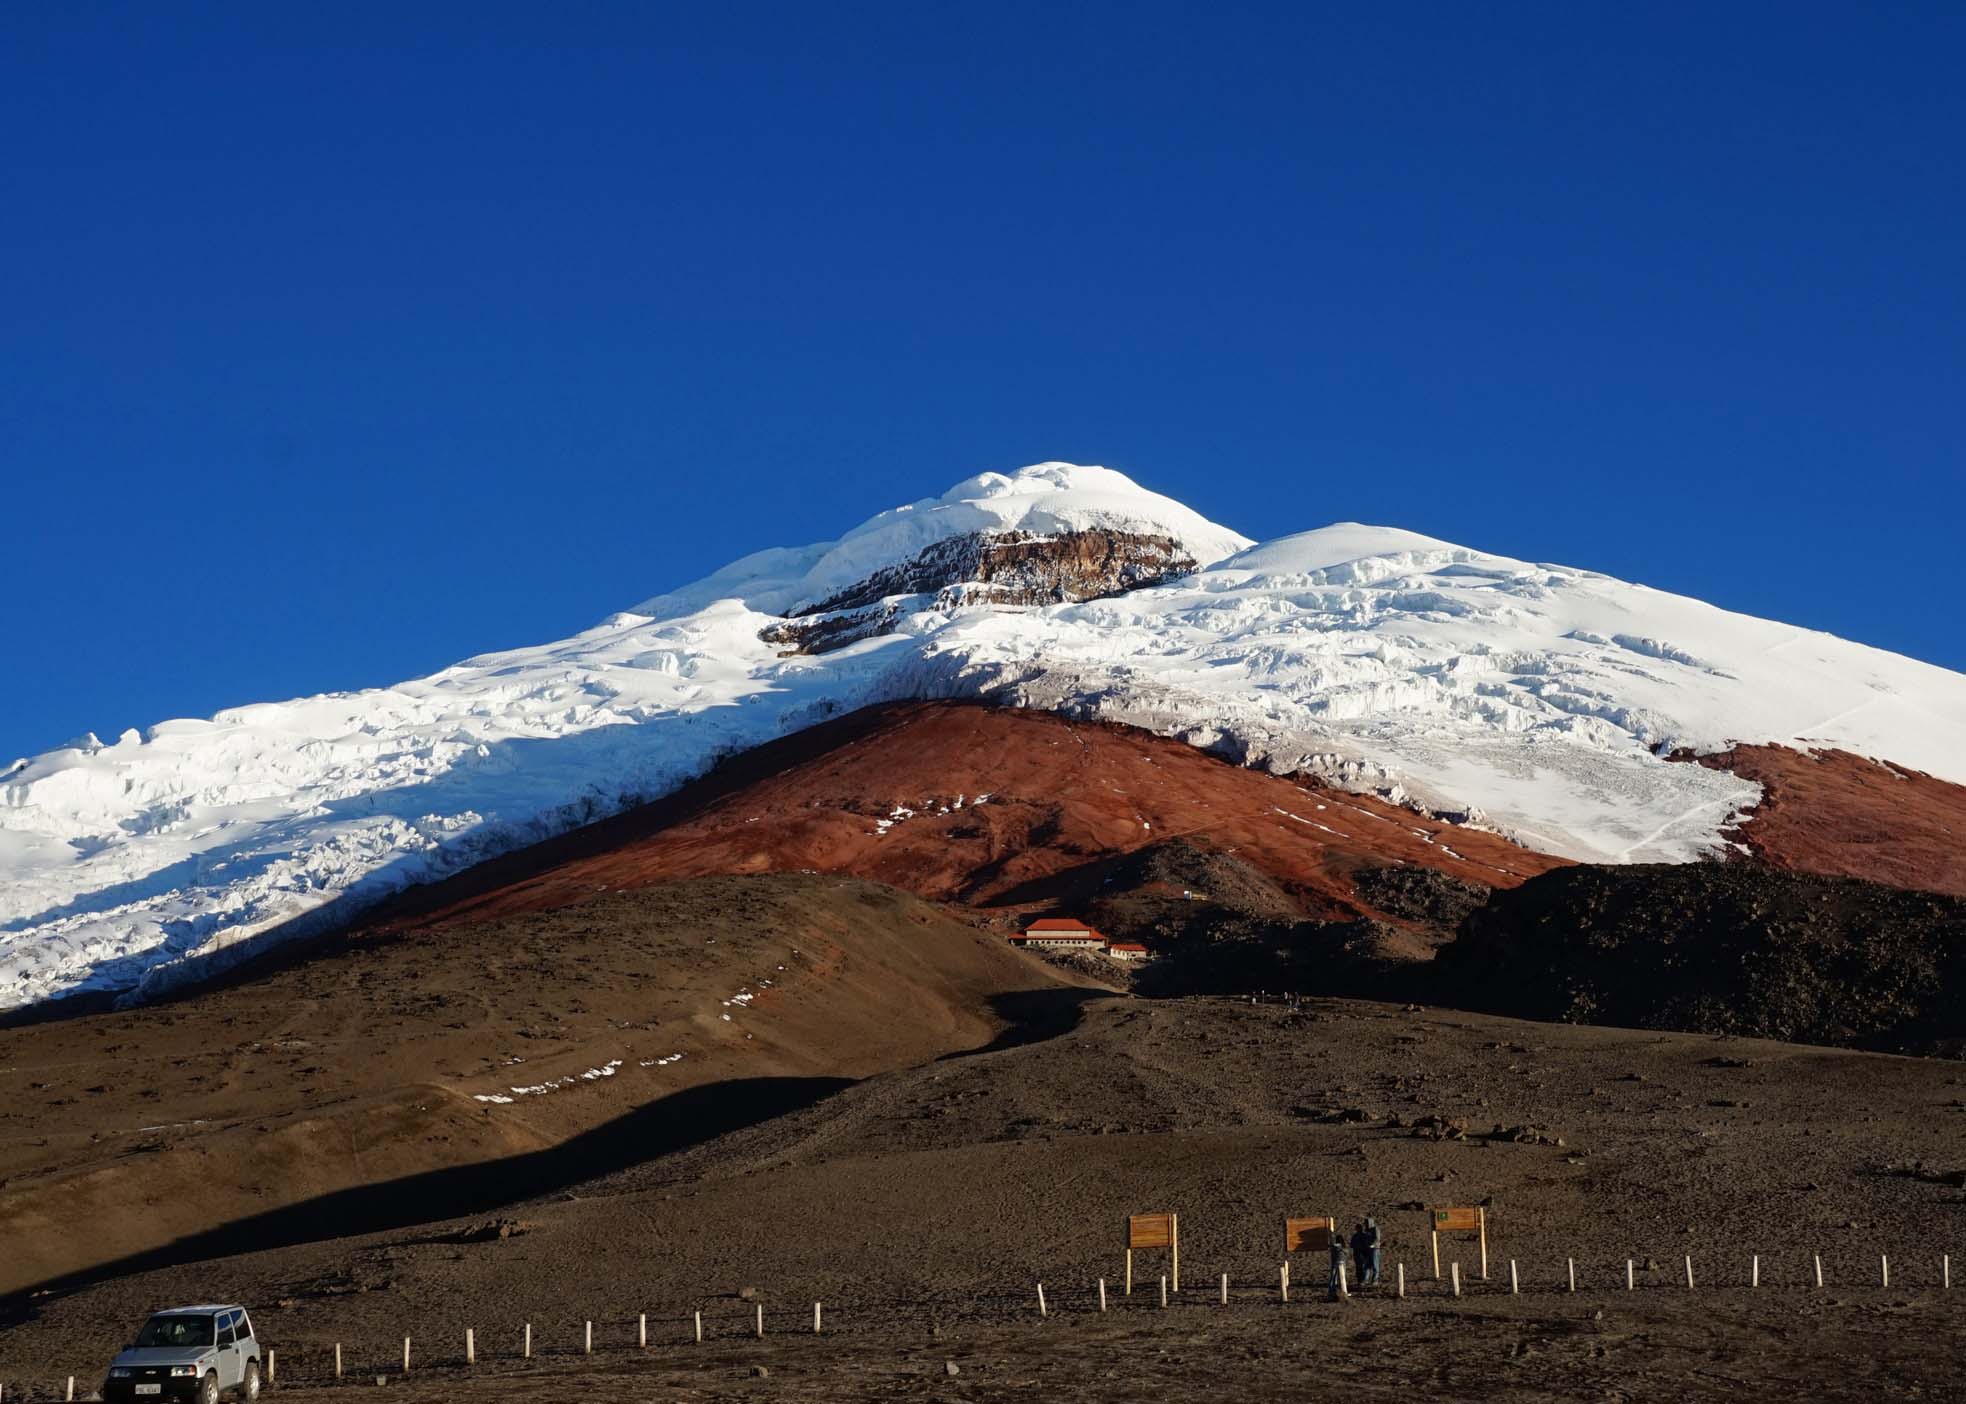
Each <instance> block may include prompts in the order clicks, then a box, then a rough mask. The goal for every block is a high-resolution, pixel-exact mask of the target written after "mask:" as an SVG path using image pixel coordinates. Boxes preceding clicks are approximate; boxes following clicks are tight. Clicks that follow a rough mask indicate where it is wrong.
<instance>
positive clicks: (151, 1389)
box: [137, 1385, 164, 1394]
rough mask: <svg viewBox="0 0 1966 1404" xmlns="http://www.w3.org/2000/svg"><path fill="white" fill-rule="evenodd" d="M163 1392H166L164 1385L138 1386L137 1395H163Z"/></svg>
mask: <svg viewBox="0 0 1966 1404" xmlns="http://www.w3.org/2000/svg"><path fill="white" fill-rule="evenodd" d="M163 1392H164V1387H163V1386H162V1385H138V1386H137V1393H138V1394H162V1393H163Z"/></svg>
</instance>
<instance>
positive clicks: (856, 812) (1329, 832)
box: [380, 702, 1562, 921]
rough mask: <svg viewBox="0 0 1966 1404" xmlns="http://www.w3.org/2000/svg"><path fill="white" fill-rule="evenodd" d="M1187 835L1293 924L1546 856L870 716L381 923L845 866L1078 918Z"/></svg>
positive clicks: (1250, 790)
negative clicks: (1280, 893) (1374, 879)
mask: <svg viewBox="0 0 1966 1404" xmlns="http://www.w3.org/2000/svg"><path fill="white" fill-rule="evenodd" d="M1181 837H1188V838H1192V839H1195V840H1196V841H1198V842H1202V843H1205V844H1207V845H1208V846H1210V847H1211V848H1214V849H1218V850H1221V851H1224V852H1229V853H1233V854H1235V855H1236V856H1237V857H1238V858H1240V859H1241V860H1243V861H1244V862H1246V863H1248V864H1250V865H1252V866H1253V867H1255V868H1256V869H1259V870H1260V871H1261V872H1263V873H1265V874H1267V875H1268V876H1269V877H1270V878H1271V879H1273V880H1274V881H1275V882H1276V883H1277V884H1278V885H1279V886H1280V887H1281V888H1282V889H1283V890H1285V891H1286V892H1288V893H1289V894H1290V897H1291V899H1292V900H1293V901H1294V902H1295V903H1296V904H1297V906H1298V908H1299V910H1298V913H1297V914H1298V915H1300V916H1302V917H1308V918H1313V919H1343V918H1348V917H1352V916H1356V915H1359V914H1361V913H1368V914H1370V913H1374V912H1375V909H1374V908H1373V907H1372V905H1371V903H1370V902H1369V901H1367V900H1366V899H1365V898H1364V897H1362V896H1361V895H1360V892H1359V889H1358V887H1357V884H1356V881H1355V878H1356V875H1357V874H1359V873H1360V872H1362V871H1364V870H1367V869H1372V868H1379V867H1384V866H1388V865H1394V864H1412V865H1415V866H1419V867H1425V868H1432V869H1437V870H1439V871H1441V872H1444V873H1448V874H1450V875H1452V876H1454V877H1456V878H1460V879H1464V880H1467V881H1470V882H1478V883H1484V884H1488V885H1492V886H1503V887H1507V886H1513V885H1514V884H1516V883H1518V882H1521V881H1522V880H1523V879H1524V878H1527V877H1530V876H1533V875H1534V874H1536V873H1540V872H1545V871H1547V870H1549V869H1550V868H1552V867H1556V866H1559V865H1560V864H1561V861H1562V860H1560V859H1555V858H1551V857H1549V856H1547V855H1544V854H1538V853H1532V852H1530V851H1528V850H1526V849H1522V848H1518V847H1516V846H1515V845H1513V844H1511V843H1509V842H1507V841H1506V840H1504V839H1501V838H1498V837H1496V836H1495V835H1492V834H1487V833H1482V832H1478V831H1474V830H1468V829H1462V828H1457V827H1455V826H1454V825H1451V824H1448V823H1444V822H1442V821H1439V820H1434V819H1428V818H1425V817H1422V816H1420V815H1417V814H1415V813H1413V812H1411V811H1408V810H1404V809H1401V808H1399V807H1397V806H1395V805H1391V804H1387V803H1385V802H1383V801H1381V800H1378V799H1374V798H1372V797H1369V796H1361V795H1354V794H1349V793H1346V792H1344V791H1339V790H1331V789H1326V788H1323V787H1320V786H1317V785H1315V784H1310V783H1299V782H1297V781H1293V780H1288V779H1282V778H1279V777H1277V776H1273V775H1268V774H1264V773H1262V772H1259V771H1253V770H1245V769H1243V768H1242V767H1240V766H1236V765H1233V764H1231V763H1229V762H1227V761H1223V760H1220V759H1218V758H1216V757H1213V756H1210V755H1208V754H1206V753H1205V752H1202V751H1199V750H1196V749H1195V748H1193V747H1191V746H1188V745H1185V744H1183V743H1181V742H1178V741H1170V740H1166V739H1164V738H1161V737H1156V736H1153V735H1151V734H1149V733H1147V732H1144V731H1138V730H1134V729H1132V728H1129V727H1121V726H1113V725H1109V724H1104V723H1087V722H1080V721H1072V720H1068V719H1066V718H1063V717H1059V716H1054V715H1052V714H1050V713H1046V712H1030V711H1019V710H1015V709H1009V708H994V707H985V706H977V705H973V704H962V703H952V702H931V703H907V704H896V705H892V706H883V707H873V708H868V709H866V710H864V711H860V712H856V713H854V714H852V715H850V716H847V717H844V718H841V719H839V720H837V721H834V722H829V723H826V724H823V725H821V726H817V727H814V728H812V729H811V730H809V731H804V732H801V733H799V734H797V735H795V736H791V737H787V738H785V739H784V740H781V741H778V742H774V743H772V744H770V745H767V746H762V747H759V748H758V749H757V750H755V751H750V752H746V753H745V754H744V755H742V756H739V757H737V758H736V759H735V760H734V761H732V762H731V763H730V764H729V765H727V766H726V767H724V768H723V769H721V770H720V771H718V772H717V773H716V774H714V775H712V776H710V777H709V778H708V779H706V780H704V781H702V782H699V783H698V784H696V785H693V786H691V787H689V788H688V789H686V790H684V791H682V792H680V793H679V794H676V795H673V796H671V797H669V798H668V799H665V800H662V801H659V802H657V803H655V804H652V805H648V806H645V807H643V808H641V809H638V810H635V811H633V812H631V813H629V814H624V815H621V816H619V817H617V818H615V819H610V820H606V821H604V822H602V823H599V824H595V825H592V826H590V827H588V828H585V829H582V830H580V831H579V832H577V833H575V834H570V835H567V836H565V837H564V838H562V839H558V840H554V841H553V842H551V843H547V844H541V845H539V846H538V847H537V848H534V849H529V850H527V851H526V852H524V853H521V854H516V855H513V856H512V857H510V858H508V859H503V860H498V861H495V862H492V863H489V864H486V865H484V866H483V867H481V868H477V869H473V870H472V871H471V872H469V873H466V874H462V875H461V876H459V877H458V878H454V879H452V880H450V881H449V882H447V883H443V884H439V885H437V886H434V887H432V888H429V889H424V890H420V891H418V892H417V893H414V894H411V895H410V896H408V897H407V898H405V899H404V901H403V903H402V904H400V905H399V906H398V907H397V908H396V909H395V910H394V911H392V912H391V913H388V914H386V915H385V916H384V917H382V918H380V919H381V920H385V921H391V920H393V921H405V920H416V919H420V917H421V915H422V914H424V913H427V912H431V911H436V912H440V913H443V914H444V915H445V916H446V917H449V918H455V917H459V916H463V915H467V914H479V913H484V914H490V913H502V912H510V911H520V910H533V909H541V908H547V907H551V906H554V905H557V904H560V903H563V902H566V901H569V900H573V899H575V898H576V897H578V896H580V895H582V894H585V893H587V892H590V891H592V890H593V889H594V888H595V887H597V886H599V885H602V884H606V885H607V886H609V887H614V888H619V887H624V886H632V885H635V884H638V883H646V882H655V881H661V880H664V879H668V878H675V877H687V876H696V875H700V874H705V873H750V872H769V871H779V872H783V871H797V870H816V871H820V872H841V873H852V874H854V875H856V876H859V877H865V878H871V879H873V880H875V881H877V882H884V883H890V884H892V885H894V886H896V887H900V888H904V889H906V890H908V891H911V892H914V893H917V894H919V895H920V896H923V897H927V898H930V899H932V900H936V901H958V902H963V903H967V904H970V905H972V906H980V907H1007V908H1018V909H1023V908H1033V907H1047V906H1061V905H1062V906H1067V907H1070V906H1075V905H1077V904H1081V903H1084V902H1086V901H1088V900H1090V899H1091V898H1093V897H1095V896H1097V895H1098V894H1099V893H1100V891H1101V890H1102V887H1103V885H1104V882H1105V879H1106V877H1107V876H1109V875H1110V874H1111V872H1112V869H1113V866H1114V865H1115V864H1116V863H1117V862H1119V861H1120V860H1122V859H1124V858H1125V857H1126V856H1127V855H1129V854H1131V853H1134V852H1136V851H1138V850H1140V849H1143V848H1147V847H1150V846H1152V845H1155V844H1160V843H1164V842H1166V841H1167V840H1170V839H1174V838H1181Z"/></svg>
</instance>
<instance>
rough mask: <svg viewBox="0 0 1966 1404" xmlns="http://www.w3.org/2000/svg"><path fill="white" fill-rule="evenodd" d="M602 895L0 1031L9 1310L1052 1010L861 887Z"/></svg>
mask: <svg viewBox="0 0 1966 1404" xmlns="http://www.w3.org/2000/svg"><path fill="white" fill-rule="evenodd" d="M585 898H586V900H584V901H581V902H579V903H577V904H570V905H566V906H563V907H560V908H557V909H554V910H552V911H546V912H522V913H516V914H513V915H511V916H509V917H506V918H502V919H501V918H485V919H481V920H478V921H474V922H470V923H463V924H457V925H443V924H433V925H427V926H424V927H422V928H419V929H417V930H415V931H411V932H407V933H405V932H394V933H386V934H377V933H374V932H366V933H357V934H355V935H352V936H349V937H346V938H344V939H342V940H340V941H338V942H335V943H333V944H332V945H328V946H323V947H317V948H315V949H314V950H313V951H312V952H310V953H309V956H308V958H306V959H302V960H299V961H297V962H295V963H292V964H289V965H287V966H285V967H284V968H275V969H271V970H266V971H262V972H261V973H260V974H259V975H258V977H257V978H255V979H254V980H253V981H252V982H251V983H250V984H235V985H232V986H230V987H222V988H212V989H208V990H204V991H201V992H198V993H194V994H192V995H189V996H187V997H185V998H183V999H180V1000H177V1001H174V1002H170V1003H166V1004H160V1005H155V1006H151V1007H147V1008H141V1009H136V1010H131V1011H127V1012H116V1013H102V1014H94V1015H89V1016H85V1017H80V1018H75V1019H69V1020H62V1021H58V1022H55V1023H50V1024H43V1025H39V1026H35V1027H28V1028H19V1029H11V1030H0V1241H4V1242H5V1243H6V1244H7V1245H8V1249H7V1252H6V1253H5V1254H3V1255H0V1293H5V1292H7V1291H12V1290H15V1289H19V1288H21V1287H24V1286H27V1285H29V1284H32V1283H36V1282H41V1281H44V1280H47V1279H50V1278H55V1277H59V1276H61V1275H62V1274H66V1273H73V1272H76V1271H78V1270H81V1269H85V1268H90V1267H94V1266H97V1265H100V1264H103V1263H106V1262H109V1261H111V1260H115V1259H120V1258H124V1257H126V1256H128V1255H132V1254H141V1253H143V1252H145V1251H148V1250H160V1249H167V1250H168V1251H173V1252H176V1253H178V1254H182V1255H186V1256H199V1255H208V1254H210V1253H214V1252H221V1251H231V1250H233V1249H235V1248H236V1247H237V1246H239V1244H241V1243H261V1242H266V1241H278V1240H280V1239H282V1238H289V1239H304V1238H308V1237H316V1236H319V1235H320V1234H322V1233H331V1232H350V1231H353V1230H355V1229H357V1228H360V1227H366V1226H373V1225H374V1224H375V1223H377V1222H411V1221H415V1220H417V1219H422V1218H428V1217H431V1216H432V1215H434V1214H441V1213H456V1212H462V1210H461V1209H460V1208H459V1207H458V1206H460V1205H463V1204H469V1203H483V1204H487V1205H489V1204H498V1203H504V1202H505V1201H507V1200H509V1199H511V1198H513V1197H515V1196H518V1195H523V1194H527V1193H534V1192H540V1191H541V1190H543V1189H546V1188H549V1187H551V1186H552V1185H553V1184H555V1183H568V1182H571V1181H573V1180H577V1179H581V1178H585V1177H586V1176H588V1175H591V1174H594V1173H598V1171H599V1170H601V1169H603V1168H606V1167H608V1166H609V1165H612V1164H625V1163H629V1162H631V1161H634V1160H638V1159H641V1158H642V1157H644V1156H646V1155H649V1154H654V1153H656V1152H657V1151H659V1150H661V1149H662V1148H664V1147H665V1146H666V1145H669V1144H672V1143H673V1136H672V1130H673V1128H674V1127H676V1126H681V1125H685V1124H687V1125H690V1126H692V1127H694V1128H695V1129H696V1130H697V1131H698V1132H700V1131H701V1129H702V1128H703V1127H704V1126H710V1127H715V1126H718V1125H723V1124H741V1123H742V1122H743V1121H745V1120H748V1119H751V1118H752V1117H754V1116H755V1115H766V1114H770V1113H772V1112H775V1111H778V1110H782V1109H783V1108H784V1107H785V1106H790V1105H798V1104H800V1103H801V1102H803V1101H807V1100H810V1099H811V1098H812V1097H815V1096H818V1095H822V1094H824V1093H826V1092H830V1091H832V1090H835V1089H836V1088H837V1087H838V1086H839V1085H841V1082H842V1080H844V1079H851V1078H859V1077H864V1076H867V1075H869V1074H871V1073H875V1072H880V1071H883V1070H886V1069H892V1068H898V1067H906V1066H912V1065H914V1064H917V1063H921V1062H924V1061H927V1060H929V1059H932V1058H934V1057H937V1056H939V1055H941V1054H944V1053H948V1052H952V1051H955V1050H959V1049H965V1048H972V1047H976V1046H978V1045H981V1044H985V1043H988V1042H989V1041H990V1040H991V1039H993V1038H995V1037H997V1036H998V1035H1000V1034H1001V1033H1002V1032H1003V1031H1004V1030H1005V1029H1006V1028H1007V1027H1009V1026H1010V1025H1011V1024H1013V1023H1014V1022H1016V1021H1017V1020H1019V1019H1020V1018H1025V1017H1027V1016H1028V1014H1029V1012H1030V1011H1029V1010H1028V1009H1026V1008H1025V1007H1024V1005H1022V1004H1020V998H1021V999H1022V1001H1024V1004H1028V1003H1029V1002H1030V1001H1031V1000H1033V999H1037V998H1041V997H1042V996H1043V994H1044V992H1046V991H1052V992H1054V993H1055V992H1057V991H1058V990H1059V989H1060V977H1059V976H1058V975H1057V974H1056V973H1055V972H1053V971H1051V970H1050V969H1049V968H1048V967H1046V966H1044V965H1043V964H1042V963H1040V962H1037V961H1035V960H1033V959H1030V958H1028V957H1025V956H1022V955H1019V954H1017V953H1016V952H1013V951H1011V950H1009V949H1007V948H1006V947H1005V944H1004V942H1003V941H1002V940H1001V939H1000V938H998V937H994V936H987V935H984V934H983V933H981V932H978V931H976V930H975V929H973V928H972V927H970V926H968V925H967V924H965V923H963V922H960V921H958V920H955V919H953V918H951V917H950V916H949V915H947V914H946V913H944V912H942V911H940V910H938V909H936V908H934V907H931V906H929V905H927V904H925V903H923V902H921V901H919V900H918V899H916V898H914V897H911V896H908V895H906V894H904V893H900V892H896V891H894V890H892V889H889V888H883V887H879V886H876V885H873V884H869V883H864V882H859V881H854V880H850V879H841V878H821V877H800V876H796V875H794V876H780V877H766V878H749V879H746V878H708V879H700V880H696V881H692V882H683V883H675V884H667V885H661V886H644V887H639V888H637V889H635V890H634V891H631V892H616V891H607V892H603V891H600V890H598V889H596V888H590V889H589V890H588V891H587V892H586V894H585ZM1033 992H1035V993H1033ZM739 995H743V996H744V998H741V999H740V998H737V996H739ZM679 1055H680V1056H679ZM515 1087H546V1088H548V1089H549V1090H546V1091H542V1092H535V1093H531V1094H523V1093H516V1092H514V1091H513V1089H514V1088H515ZM480 1097H503V1098H507V1099H509V1100H507V1101H503V1102H489V1101H482V1100H479V1098H480ZM474 1167H476V1168H475V1169H474ZM324 1196H325V1198H323V1197H324ZM295 1205H307V1206H308V1207H306V1208H305V1209H304V1211H300V1212H296V1213H294V1214H291V1215H288V1216H287V1217H285V1218H282V1217H281V1216H280V1211H282V1210H283V1207H285V1206H295ZM256 1216H257V1217H258V1218H259V1220H260V1222H258V1223H257V1225H256V1226H255V1227H252V1228H250V1229H247V1230H241V1231H239V1232H236V1233H231V1236H229V1237H228V1236H227V1235H228V1232H230V1231H229V1230H228V1229H227V1228H226V1226H227V1225H229V1224H235V1223H236V1222H238V1221H244V1220H249V1219H253V1218H255V1217H256ZM268 1216H270V1217H268ZM201 1234H204V1235H207V1237H205V1238H203V1239H200V1238H197V1237H196V1236H197V1235H201ZM172 1245H174V1246H172Z"/></svg>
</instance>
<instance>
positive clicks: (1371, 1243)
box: [1358, 1215, 1383, 1287]
mask: <svg viewBox="0 0 1966 1404" xmlns="http://www.w3.org/2000/svg"><path fill="white" fill-rule="evenodd" d="M1360 1235H1361V1237H1362V1238H1363V1240H1364V1245H1363V1246H1364V1249H1365V1251H1364V1253H1363V1254H1361V1255H1360V1257H1359V1269H1358V1285H1359V1286H1361V1287H1373V1286H1376V1285H1378V1282H1379V1249H1380V1246H1381V1244H1382V1242H1383V1240H1382V1238H1381V1237H1380V1234H1379V1221H1378V1220H1377V1219H1374V1218H1372V1217H1371V1216H1370V1215H1367V1216H1366V1220H1365V1227H1364V1228H1363V1229H1361V1230H1360Z"/></svg>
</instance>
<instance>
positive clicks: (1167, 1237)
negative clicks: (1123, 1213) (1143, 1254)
mask: <svg viewBox="0 0 1966 1404" xmlns="http://www.w3.org/2000/svg"><path fill="white" fill-rule="evenodd" d="M1173 1243H1174V1216H1173V1215H1172V1214H1135V1215H1133V1216H1132V1217H1131V1218H1129V1219H1128V1220H1127V1221H1126V1246H1127V1247H1129V1248H1167V1247H1171V1246H1172V1245H1173Z"/></svg>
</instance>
